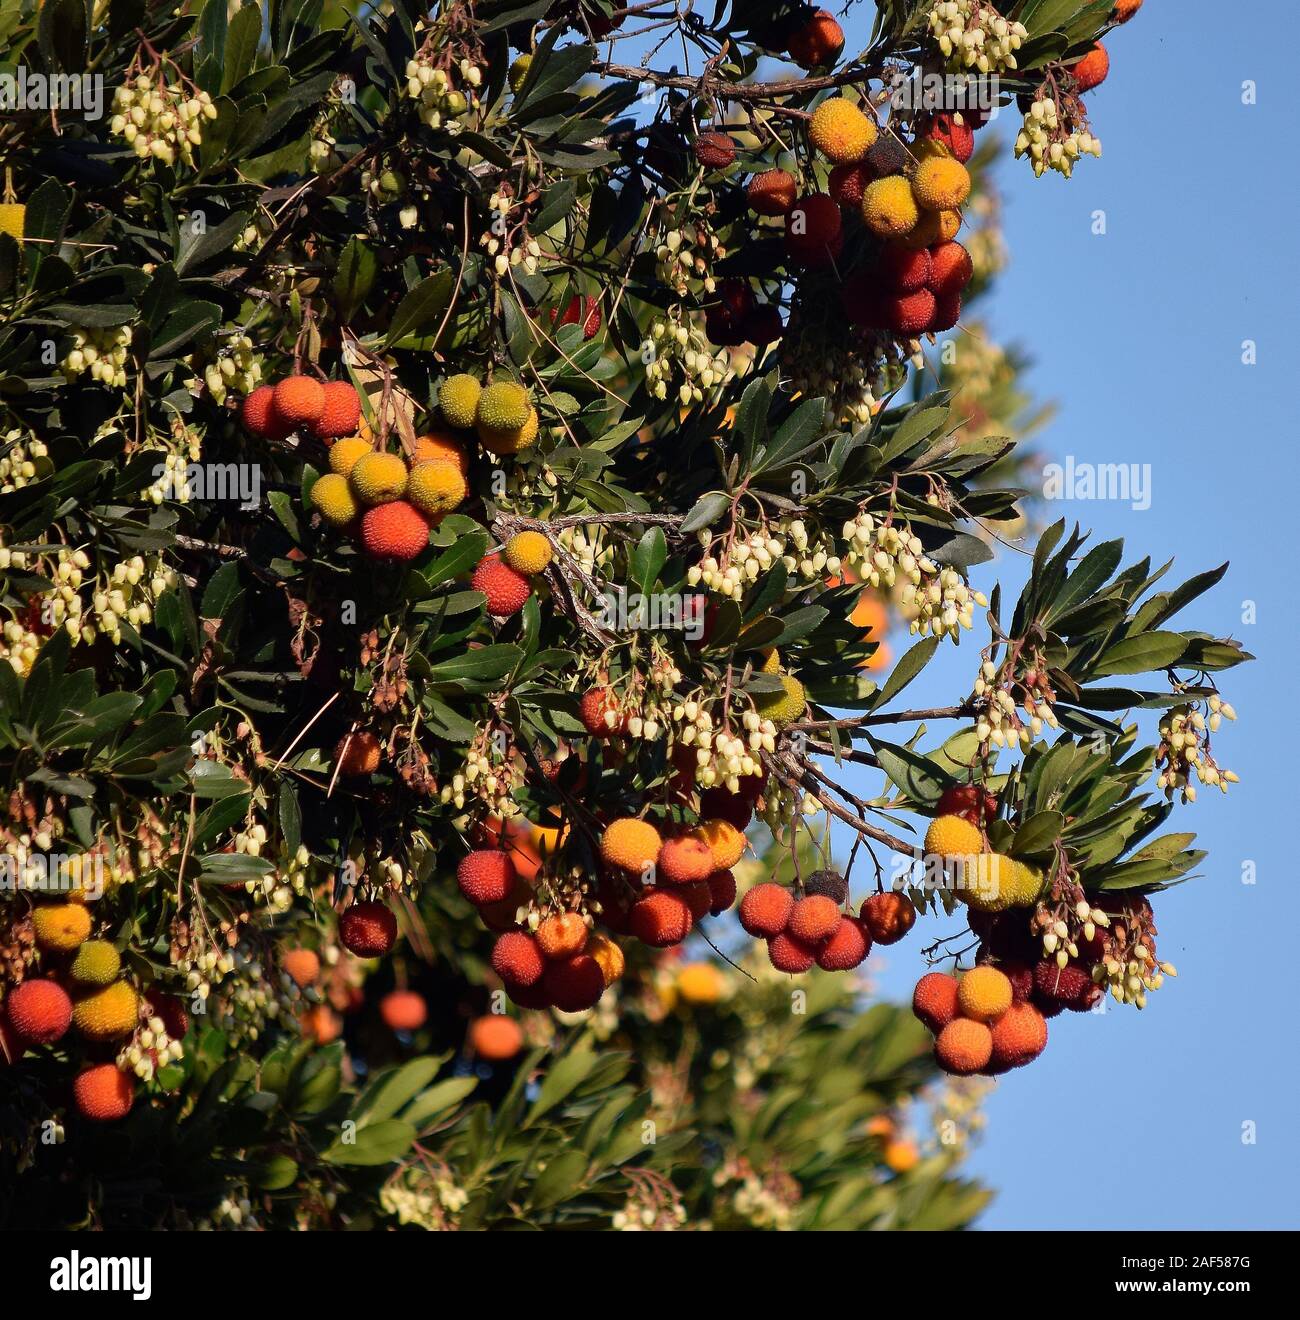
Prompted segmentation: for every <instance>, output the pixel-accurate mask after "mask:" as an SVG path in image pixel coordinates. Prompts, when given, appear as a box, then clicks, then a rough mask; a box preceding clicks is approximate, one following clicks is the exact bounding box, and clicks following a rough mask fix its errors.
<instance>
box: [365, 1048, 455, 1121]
mask: <svg viewBox="0 0 1300 1320" xmlns="http://www.w3.org/2000/svg"><path fill="white" fill-rule="evenodd" d="M441 1066H442V1060H441V1059H437V1058H421V1059H412V1060H411V1061H410V1063H406V1064H403V1065H402V1066H401V1067H400V1068H397V1069H394V1070H393V1071H391V1072H387V1073H383V1074H381V1075H380V1076H379V1077H376V1078H375V1080H374V1081H373V1082H372V1083H371V1084H370V1085H369V1086H368V1087H367V1088H366V1090H365V1092H364V1094H363V1095H362V1096H361V1097H360V1098H359V1099H358V1100H357V1102H356V1104H355V1105H353V1106H352V1115H351V1116H352V1117H353V1118H354V1119H356V1120H357V1126H358V1127H366V1126H368V1125H369V1124H371V1123H378V1122H380V1121H381V1120H383V1119H385V1118H392V1116H393V1115H394V1114H395V1113H397V1111H398V1110H399V1109H401V1107H402V1106H403V1105H404V1104H406V1102H407V1101H408V1100H410V1099H411V1097H412V1096H414V1095H415V1094H416V1093H417V1092H419V1091H422V1090H424V1088H425V1087H426V1086H428V1085H429V1083H430V1082H431V1081H433V1079H434V1078H435V1077H436V1076H437V1075H438V1069H439V1068H440V1067H441Z"/></svg>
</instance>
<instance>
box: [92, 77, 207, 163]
mask: <svg viewBox="0 0 1300 1320" xmlns="http://www.w3.org/2000/svg"><path fill="white" fill-rule="evenodd" d="M216 117H217V107H216V105H215V104H214V103H213V100H212V97H211V96H209V95H208V93H207V92H196V93H195V94H194V95H193V96H187V95H186V94H185V91H184V89H183V88H181V87H180V86H178V85H176V84H171V85H169V84H167V83H166V82H162V81H160V80H157V79H154V78H152V77H150V76H149V75H148V74H146V73H142V74H140V76H139V77H138V78H133V79H132V80H131V81H130V82H128V83H126V84H125V85H124V86H122V87H119V88H118V89H117V91H115V92H114V93H113V117H112V119H110V120H109V124H108V129H109V132H110V133H112V134H113V135H114V136H115V137H120V138H121V139H122V141H123V142H125V143H126V144H127V146H129V147H130V148H131V149H132V151H134V152H135V154H136V155H137V156H139V157H140V159H141V160H145V159H146V158H148V157H150V156H152V157H153V158H154V160H158V161H161V162H162V163H163V164H164V165H173V164H175V163H176V158H177V156H179V157H180V159H181V160H183V161H184V162H185V163H186V164H187V165H193V164H194V148H195V147H197V146H199V145H200V144H201V143H202V141H203V121H204V120H205V119H215V118H216Z"/></svg>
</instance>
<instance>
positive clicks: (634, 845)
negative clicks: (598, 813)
mask: <svg viewBox="0 0 1300 1320" xmlns="http://www.w3.org/2000/svg"><path fill="white" fill-rule="evenodd" d="M662 842H663V841H662V840H661V839H660V837H659V831H658V830H657V829H655V827H654V826H653V825H651V824H650V823H649V822H648V821H644V820H635V819H634V818H632V817H631V816H624V817H623V818H622V819H620V820H615V821H611V822H610V823H609V824H608V825H607V826H606V827H605V833H604V834H602V835H601V838H600V855H601V857H602V858H604V860H605V861H606V862H607V863H608V864H609V865H610V866H617V867H619V868H620V869H621V870H624V871H632V872H635V873H638V874H639V873H640V872H642V871H644V870H646V868H647V867H651V866H653V865H654V864H655V862H657V861H658V860H659V848H660V846H661V844H662Z"/></svg>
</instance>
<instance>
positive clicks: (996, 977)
mask: <svg viewBox="0 0 1300 1320" xmlns="http://www.w3.org/2000/svg"><path fill="white" fill-rule="evenodd" d="M1053 965H1054V964H1053ZM1014 972H1015V976H1014V979H1013V977H1012V976H1009V975H1007V974H1006V972H1004V971H1003V970H1002V969H1001V968H998V967H994V966H993V965H992V963H980V964H978V965H977V966H976V967H974V968H972V969H971V970H970V971H969V972H967V973H966V974H965V975H964V976H963V977H962V978H961V979H960V980H958V978H957V977H955V976H948V975H946V974H945V973H943V972H929V973H927V974H926V975H925V976H923V977H921V979H920V980H919V981H918V982H917V983H916V988H915V990H913V992H912V1012H913V1013H914V1014H915V1015H916V1017H917V1018H918V1019H919V1020H920V1021H921V1022H922V1023H923V1024H924V1025H925V1026H926V1027H928V1028H929V1030H930V1031H931V1032H932V1033H933V1034H934V1036H935V1043H934V1057H935V1061H936V1062H937V1063H938V1065H939V1067H940V1068H942V1069H943V1070H944V1072H947V1073H952V1074H954V1075H955V1076H959V1077H965V1076H969V1075H971V1074H972V1073H983V1074H985V1075H988V1076H995V1075H997V1074H999V1073H1004V1072H1008V1071H1009V1070H1010V1069H1012V1068H1020V1067H1023V1066H1024V1065H1025V1064H1027V1063H1032V1062H1033V1060H1034V1059H1036V1058H1037V1057H1038V1056H1039V1055H1040V1054H1041V1053H1042V1052H1043V1050H1044V1049H1045V1048H1046V1047H1047V1021H1046V1018H1045V1017H1044V1015H1043V1014H1042V1013H1041V1012H1040V1011H1039V1010H1038V1009H1037V1008H1036V1007H1035V1006H1034V1004H1033V1003H1031V1002H1030V1000H1029V999H1028V997H1027V989H1028V987H1027V985H1026V983H1025V977H1024V969H1023V968H1020V967H1016V968H1014Z"/></svg>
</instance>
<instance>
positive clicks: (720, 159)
mask: <svg viewBox="0 0 1300 1320" xmlns="http://www.w3.org/2000/svg"><path fill="white" fill-rule="evenodd" d="M691 151H692V152H693V153H694V155H695V159H696V160H698V161H699V162H700V164H701V165H703V166H704V167H705V168H706V169H710V170H725V169H726V168H727V166H728V165H730V164H731V163H732V161H734V160H735V159H736V143H735V141H734V140H733V139H732V138H731V136H730V135H729V134H727V133H720V132H709V133H701V134H700V135H699V137H697V138H696V139H695V141H694V142H693V143H691Z"/></svg>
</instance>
